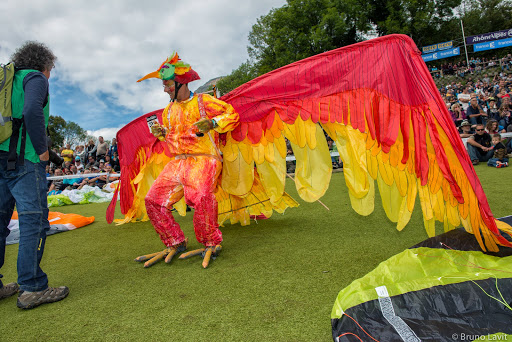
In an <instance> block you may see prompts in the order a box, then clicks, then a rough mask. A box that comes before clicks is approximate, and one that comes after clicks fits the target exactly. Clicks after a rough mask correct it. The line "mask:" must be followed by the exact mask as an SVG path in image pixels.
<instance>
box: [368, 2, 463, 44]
mask: <svg viewBox="0 0 512 342" xmlns="http://www.w3.org/2000/svg"><path fill="white" fill-rule="evenodd" d="M367 4H368V9H369V11H368V14H367V15H368V19H369V20H370V21H371V22H372V23H373V24H375V26H376V29H377V32H378V33H379V35H381V36H383V35H387V34H392V33H402V34H406V35H408V36H410V37H411V38H412V39H414V41H415V43H416V45H418V46H424V45H429V44H434V43H439V42H442V41H446V40H452V39H453V32H452V31H446V30H445V28H446V23H448V22H453V21H456V18H455V16H454V10H455V9H456V8H457V7H458V6H459V5H460V4H461V0H441V1H432V0H430V1H417V0H391V1H381V0H367Z"/></svg>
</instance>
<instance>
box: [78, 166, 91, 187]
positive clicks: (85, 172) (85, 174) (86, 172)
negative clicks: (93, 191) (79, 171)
mask: <svg viewBox="0 0 512 342" xmlns="http://www.w3.org/2000/svg"><path fill="white" fill-rule="evenodd" d="M90 173H91V169H85V170H84V173H83V176H84V178H82V181H81V182H80V184H79V185H78V187H77V189H78V190H80V189H82V188H83V187H84V186H85V185H89V180H90V179H92V178H94V177H87V175H88V174H90Z"/></svg>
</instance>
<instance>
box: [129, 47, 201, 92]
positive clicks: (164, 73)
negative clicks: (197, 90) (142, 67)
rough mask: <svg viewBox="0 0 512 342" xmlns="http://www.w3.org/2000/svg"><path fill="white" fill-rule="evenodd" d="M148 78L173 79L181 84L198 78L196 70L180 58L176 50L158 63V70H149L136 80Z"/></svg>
mask: <svg viewBox="0 0 512 342" xmlns="http://www.w3.org/2000/svg"><path fill="white" fill-rule="evenodd" d="M148 78H160V79H162V80H174V81H176V82H178V83H181V84H187V83H190V82H192V81H195V80H198V79H200V77H199V75H198V74H197V72H195V71H194V69H192V67H191V66H190V65H189V64H187V63H184V62H182V61H181V60H180V58H179V56H178V53H177V52H173V54H172V55H171V56H170V57H168V58H167V59H166V60H165V61H164V62H163V63H162V65H160V67H159V68H158V70H156V71H153V72H150V73H149V74H147V75H146V76H144V77H142V78H141V79H140V80H138V81H137V82H140V81H144V80H147V79H148Z"/></svg>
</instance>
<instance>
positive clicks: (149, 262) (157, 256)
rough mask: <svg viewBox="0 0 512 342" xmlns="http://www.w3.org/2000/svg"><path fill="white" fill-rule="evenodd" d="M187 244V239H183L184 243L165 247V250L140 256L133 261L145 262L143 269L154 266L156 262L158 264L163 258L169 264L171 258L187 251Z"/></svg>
mask: <svg viewBox="0 0 512 342" xmlns="http://www.w3.org/2000/svg"><path fill="white" fill-rule="evenodd" d="M187 244H188V239H185V241H183V242H181V243H179V244H177V245H174V246H170V247H167V248H166V249H164V250H163V251H161V252H156V253H151V254H146V255H141V256H140V257H137V258H135V261H138V262H143V261H145V263H144V267H145V268H147V267H151V266H153V265H154V264H156V263H157V262H159V261H160V260H162V259H164V258H165V262H166V263H170V262H171V260H172V258H173V257H174V256H175V255H176V254H177V253H181V252H184V251H186V250H187Z"/></svg>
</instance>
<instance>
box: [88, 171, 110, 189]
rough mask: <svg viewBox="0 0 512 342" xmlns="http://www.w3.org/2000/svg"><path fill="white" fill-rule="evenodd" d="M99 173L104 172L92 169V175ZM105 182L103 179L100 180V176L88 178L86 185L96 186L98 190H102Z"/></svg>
mask: <svg viewBox="0 0 512 342" xmlns="http://www.w3.org/2000/svg"><path fill="white" fill-rule="evenodd" d="M101 172H104V171H103V170H100V169H99V168H98V167H97V166H93V168H92V173H101ZM106 183H107V182H106V180H105V178H102V176H95V177H92V178H91V177H90V178H89V180H88V184H89V185H90V186H97V187H99V188H102V187H103V185H105V184H106Z"/></svg>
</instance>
